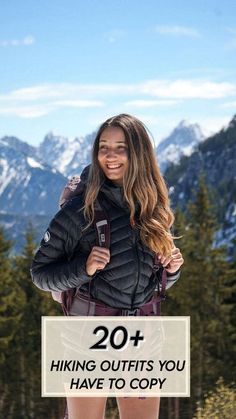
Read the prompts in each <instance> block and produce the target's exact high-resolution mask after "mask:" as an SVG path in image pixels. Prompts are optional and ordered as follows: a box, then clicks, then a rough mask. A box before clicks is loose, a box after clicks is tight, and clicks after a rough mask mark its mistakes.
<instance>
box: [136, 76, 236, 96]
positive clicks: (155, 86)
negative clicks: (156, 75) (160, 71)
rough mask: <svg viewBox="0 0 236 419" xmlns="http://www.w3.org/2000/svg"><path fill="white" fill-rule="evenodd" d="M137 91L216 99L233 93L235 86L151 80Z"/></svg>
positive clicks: (201, 81)
mask: <svg viewBox="0 0 236 419" xmlns="http://www.w3.org/2000/svg"><path fill="white" fill-rule="evenodd" d="M139 91H142V92H143V93H145V94H149V95H151V96H157V97H163V98H175V99H218V98H223V97H226V96H229V95H233V94H235V93H236V86H235V85H233V84H232V83H227V82H219V83H216V82H210V81H204V80H175V81H169V80H151V81H148V82H146V83H144V84H143V85H142V86H141V88H140V90H139Z"/></svg>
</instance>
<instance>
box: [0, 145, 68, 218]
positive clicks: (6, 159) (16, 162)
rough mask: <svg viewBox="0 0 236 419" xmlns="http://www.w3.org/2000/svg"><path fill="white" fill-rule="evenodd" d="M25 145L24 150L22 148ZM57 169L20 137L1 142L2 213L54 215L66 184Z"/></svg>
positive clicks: (0, 208)
mask: <svg viewBox="0 0 236 419" xmlns="http://www.w3.org/2000/svg"><path fill="white" fill-rule="evenodd" d="M21 145H22V148H21ZM66 181H67V180H66V179H65V177H64V176H63V175H62V174H61V173H59V172H58V171H57V170H56V169H52V168H51V167H50V166H49V165H47V164H45V163H43V162H42V161H41V160H39V159H37V157H36V152H35V149H34V148H33V147H30V146H29V148H28V147H27V145H26V144H25V143H23V142H21V141H20V140H18V139H16V138H11V137H7V138H6V137H4V138H3V139H1V140H0V210H1V212H6V213H11V214H21V215H29V214H42V215H43V214H52V213H55V212H56V210H57V208H58V207H57V203H58V198H59V196H58V195H59V192H60V191H61V190H62V188H63V187H64V186H65V184H66Z"/></svg>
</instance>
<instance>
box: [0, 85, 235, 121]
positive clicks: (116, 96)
mask: <svg viewBox="0 0 236 419" xmlns="http://www.w3.org/2000/svg"><path fill="white" fill-rule="evenodd" d="M235 94H236V86H235V85H234V84H232V83H226V82H211V81H208V80H199V79H192V80H191V79H177V80H174V81H173V80H160V79H159V80H149V81H145V82H143V83H137V84H100V85H99V84H96V85H93V84H87V85H83V84H72V83H55V84H45V85H36V86H31V87H26V88H21V89H17V90H13V91H10V92H8V93H5V94H3V95H0V113H1V114H2V115H16V116H19V117H23V118H27V117H28V118H36V117H40V116H43V115H46V114H48V113H50V112H53V111H56V110H57V109H59V108H60V109H63V108H84V109H85V108H101V107H103V110H104V111H105V110H106V109H107V110H108V111H110V109H111V106H110V103H111V102H112V101H113V102H114V103H116V106H119V108H122V109H123V108H124V106H125V107H126V108H127V107H129V108H133V109H135V108H136V109H143V110H144V109H148V108H155V107H164V106H165V107H171V106H175V105H176V104H179V103H181V106H184V101H186V100H188V101H190V100H196V99H198V100H200V99H202V100H205V99H222V98H227V97H230V96H232V95H235Z"/></svg>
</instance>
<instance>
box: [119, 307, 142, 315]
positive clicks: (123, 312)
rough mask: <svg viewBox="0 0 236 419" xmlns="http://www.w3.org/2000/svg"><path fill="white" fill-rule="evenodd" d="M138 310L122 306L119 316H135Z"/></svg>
mask: <svg viewBox="0 0 236 419" xmlns="http://www.w3.org/2000/svg"><path fill="white" fill-rule="evenodd" d="M138 310H139V309H138V308H135V309H134V310H129V309H126V308H124V309H123V308H122V309H121V310H120V311H121V316H137V315H138V314H137V313H138Z"/></svg>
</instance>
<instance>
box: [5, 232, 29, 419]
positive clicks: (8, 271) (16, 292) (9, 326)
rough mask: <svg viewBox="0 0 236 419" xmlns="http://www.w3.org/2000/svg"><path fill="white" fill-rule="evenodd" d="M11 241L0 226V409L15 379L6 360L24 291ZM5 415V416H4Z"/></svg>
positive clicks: (23, 300)
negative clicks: (15, 269) (13, 263)
mask: <svg viewBox="0 0 236 419" xmlns="http://www.w3.org/2000/svg"><path fill="white" fill-rule="evenodd" d="M11 247H12V243H11V241H9V240H7V239H6V238H5V237H4V230H3V228H2V227H0V284H1V292H0V336H1V337H0V367H1V376H0V383H1V397H0V410H1V411H5V410H7V411H9V408H10V403H9V396H10V394H11V392H10V388H9V382H11V381H12V382H13V381H14V380H15V372H14V369H13V368H12V366H11V365H9V363H8V360H9V356H10V352H11V343H12V341H13V340H14V337H15V335H16V333H17V330H18V327H19V324H20V323H21V320H22V307H23V306H24V303H25V299H24V293H23V292H22V291H21V289H20V287H19V286H18V285H17V282H16V278H15V276H14V274H13V271H12V265H11V258H10V250H11ZM6 417H7V416H6Z"/></svg>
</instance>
